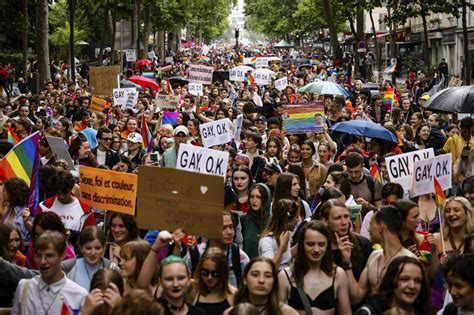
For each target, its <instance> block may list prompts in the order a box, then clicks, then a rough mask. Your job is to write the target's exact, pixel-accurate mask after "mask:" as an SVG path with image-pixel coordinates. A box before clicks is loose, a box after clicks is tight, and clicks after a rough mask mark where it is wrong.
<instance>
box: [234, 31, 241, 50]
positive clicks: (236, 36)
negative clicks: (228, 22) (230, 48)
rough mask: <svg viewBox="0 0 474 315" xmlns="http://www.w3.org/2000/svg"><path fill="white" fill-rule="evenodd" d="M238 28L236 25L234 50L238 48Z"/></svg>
mask: <svg viewBox="0 0 474 315" xmlns="http://www.w3.org/2000/svg"><path fill="white" fill-rule="evenodd" d="M239 32H240V30H239V28H238V27H236V28H235V50H238V49H239Z"/></svg>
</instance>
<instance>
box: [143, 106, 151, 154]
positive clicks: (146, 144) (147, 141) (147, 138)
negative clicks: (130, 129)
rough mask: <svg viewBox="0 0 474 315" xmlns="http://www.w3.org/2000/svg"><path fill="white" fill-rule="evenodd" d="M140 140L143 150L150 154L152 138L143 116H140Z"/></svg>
mask: <svg viewBox="0 0 474 315" xmlns="http://www.w3.org/2000/svg"><path fill="white" fill-rule="evenodd" d="M142 138H143V141H142V146H143V148H144V149H145V150H146V152H151V149H152V147H153V144H152V141H153V136H152V134H151V132H150V129H149V128H148V124H147V123H146V117H145V114H143V115H142Z"/></svg>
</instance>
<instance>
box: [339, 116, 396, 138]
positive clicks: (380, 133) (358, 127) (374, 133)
mask: <svg viewBox="0 0 474 315" xmlns="http://www.w3.org/2000/svg"><path fill="white" fill-rule="evenodd" d="M330 129H331V130H332V131H337V132H343V133H350V134H352V135H355V136H362V137H367V138H377V139H382V140H387V141H390V142H393V143H398V139H397V137H396V136H395V135H394V134H393V133H392V132H390V131H389V130H388V129H385V128H384V127H382V126H380V125H377V124H376V123H374V122H373V121H371V120H350V121H344V122H340V123H337V124H335V125H334V126H332V127H331V128H330Z"/></svg>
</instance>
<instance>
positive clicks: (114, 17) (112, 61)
mask: <svg viewBox="0 0 474 315" xmlns="http://www.w3.org/2000/svg"><path fill="white" fill-rule="evenodd" d="M117 2H118V0H114V1H113V4H112V43H111V45H110V64H111V65H112V66H113V65H115V34H116V33H117V4H118V3H117Z"/></svg>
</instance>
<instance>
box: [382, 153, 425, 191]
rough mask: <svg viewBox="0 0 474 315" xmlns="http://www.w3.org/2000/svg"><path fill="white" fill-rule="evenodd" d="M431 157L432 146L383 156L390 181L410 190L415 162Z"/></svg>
mask: <svg viewBox="0 0 474 315" xmlns="http://www.w3.org/2000/svg"><path fill="white" fill-rule="evenodd" d="M433 157H434V151H433V148H429V149H424V150H418V151H413V152H408V153H405V154H399V155H395V156H391V157H388V158H385V163H386V164H387V170H388V175H389V177H390V181H391V182H393V183H398V184H400V185H402V187H403V189H404V190H406V191H409V190H411V189H412V183H413V168H414V166H415V162H416V161H419V160H426V159H429V158H433Z"/></svg>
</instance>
